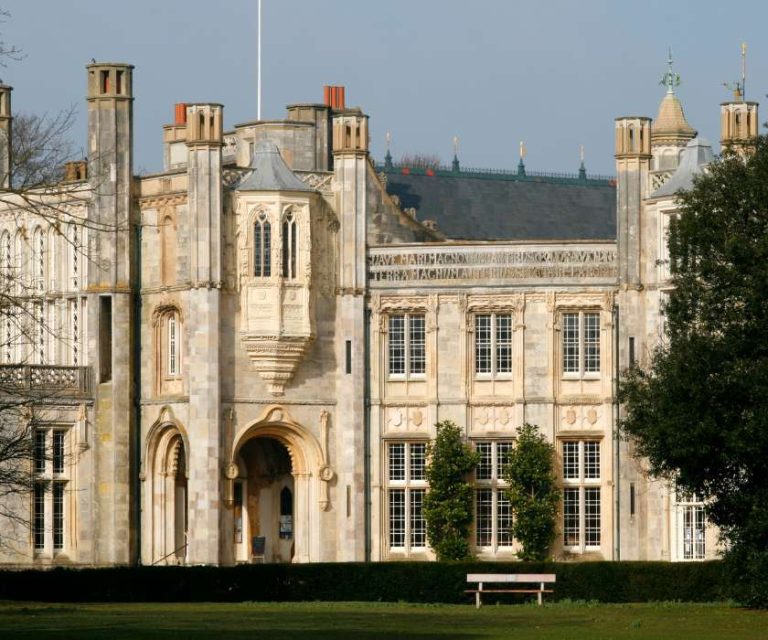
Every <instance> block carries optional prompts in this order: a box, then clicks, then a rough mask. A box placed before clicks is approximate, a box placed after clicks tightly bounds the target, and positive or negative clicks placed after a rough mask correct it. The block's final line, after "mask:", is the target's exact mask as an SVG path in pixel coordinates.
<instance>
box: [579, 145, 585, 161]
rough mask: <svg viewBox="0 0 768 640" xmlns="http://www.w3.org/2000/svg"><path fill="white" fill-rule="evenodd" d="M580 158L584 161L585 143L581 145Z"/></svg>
mask: <svg viewBox="0 0 768 640" xmlns="http://www.w3.org/2000/svg"><path fill="white" fill-rule="evenodd" d="M579 160H581V161H582V162H584V145H583V144H580V145H579Z"/></svg>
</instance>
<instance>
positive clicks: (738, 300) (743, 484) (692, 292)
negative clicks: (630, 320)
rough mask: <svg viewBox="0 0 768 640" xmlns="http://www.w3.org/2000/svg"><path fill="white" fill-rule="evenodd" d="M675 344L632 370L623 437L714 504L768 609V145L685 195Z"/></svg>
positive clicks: (730, 161)
mask: <svg viewBox="0 0 768 640" xmlns="http://www.w3.org/2000/svg"><path fill="white" fill-rule="evenodd" d="M679 202H680V214H679V216H678V217H677V218H676V219H675V220H673V221H672V224H671V225H670V235H669V254H670V268H671V273H672V284H673V285H674V290H673V291H672V293H671V295H670V298H669V303H668V304H667V307H666V314H667V327H668V340H667V341H666V344H663V345H662V346H661V347H659V349H658V350H657V351H656V352H655V353H654V354H653V357H652V362H651V365H650V367H649V368H648V369H647V370H640V369H637V368H633V369H630V370H629V371H627V372H626V373H625V374H624V375H623V378H622V381H621V385H620V394H619V399H620V401H621V402H623V403H624V406H625V408H626V417H625V418H624V419H623V420H622V428H623V430H624V432H625V433H626V434H628V435H629V436H631V437H632V439H633V440H634V442H635V443H636V444H637V449H638V452H639V453H640V454H641V455H643V456H645V457H646V458H647V459H648V461H649V462H650V469H651V471H652V472H653V473H654V474H655V475H657V476H661V477H667V478H670V479H673V480H674V481H675V482H677V484H678V486H680V487H681V488H682V489H683V490H686V491H692V492H695V493H697V494H699V495H700V496H702V497H703V498H704V499H705V500H706V501H707V511H708V516H709V518H710V520H711V521H712V522H714V523H715V524H717V525H718V526H719V527H720V529H721V531H722V532H723V535H724V538H725V540H726V542H727V543H728V545H729V548H730V551H729V552H728V554H727V558H728V559H729V560H730V561H731V563H732V566H733V567H735V568H736V570H737V572H738V575H739V576H740V579H739V584H740V585H741V586H742V587H743V590H742V593H741V599H742V601H746V602H749V603H751V604H756V605H762V606H768V473H766V464H767V463H768V141H767V140H766V138H765V137H760V138H759V139H758V141H757V144H756V147H755V149H754V152H753V153H751V154H750V155H749V157H748V158H747V159H744V158H741V157H738V156H736V155H733V154H729V153H726V154H725V155H724V157H723V158H722V159H720V160H716V161H715V162H713V163H712V164H711V165H710V166H709V169H708V171H707V172H706V174H704V175H702V176H701V177H699V178H698V179H697V180H696V181H695V182H694V185H693V188H692V189H691V190H690V191H687V192H683V193H681V194H680V195H679Z"/></svg>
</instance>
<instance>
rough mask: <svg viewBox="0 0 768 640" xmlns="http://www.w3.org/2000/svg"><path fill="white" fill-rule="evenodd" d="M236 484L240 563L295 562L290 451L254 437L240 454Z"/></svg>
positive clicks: (236, 519)
mask: <svg viewBox="0 0 768 640" xmlns="http://www.w3.org/2000/svg"><path fill="white" fill-rule="evenodd" d="M238 468H239V469H240V471H241V473H240V474H239V475H240V476H241V477H239V478H238V479H237V480H236V484H235V500H234V505H233V506H234V518H235V536H236V540H235V544H236V545H237V546H238V548H237V549H236V555H237V559H238V560H240V561H244V560H247V559H248V556H249V555H250V556H252V557H255V558H256V557H258V558H259V559H263V561H264V562H293V560H294V555H295V551H296V545H295V539H294V532H295V529H294V524H295V521H294V518H295V514H294V509H293V503H294V500H293V496H294V492H295V483H294V478H293V474H292V465H291V456H290V454H289V453H288V449H287V447H286V446H285V445H284V444H283V443H281V442H280V441H279V440H277V439H275V438H269V437H254V438H251V439H250V440H248V442H246V443H245V444H244V445H243V446H242V447H241V448H240V452H239V454H238Z"/></svg>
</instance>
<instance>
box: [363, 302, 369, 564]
mask: <svg viewBox="0 0 768 640" xmlns="http://www.w3.org/2000/svg"><path fill="white" fill-rule="evenodd" d="M370 326H371V311H370V309H366V310H365V322H364V325H363V363H364V364H363V375H364V376H365V380H364V381H363V405H364V409H363V450H364V454H363V477H364V478H365V479H364V481H363V493H364V500H365V507H364V516H363V517H364V519H365V561H366V562H370V561H371V383H370V379H371V364H370V355H371V329H370Z"/></svg>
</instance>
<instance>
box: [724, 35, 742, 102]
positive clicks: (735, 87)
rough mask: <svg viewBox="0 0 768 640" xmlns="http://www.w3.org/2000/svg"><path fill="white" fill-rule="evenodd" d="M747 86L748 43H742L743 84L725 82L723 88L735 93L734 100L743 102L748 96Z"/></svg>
mask: <svg viewBox="0 0 768 640" xmlns="http://www.w3.org/2000/svg"><path fill="white" fill-rule="evenodd" d="M746 84H747V43H746V42H742V43H741V82H723V86H724V87H725V88H726V89H728V90H730V91H733V99H734V100H736V101H737V102H740V101H741V100H743V99H744V98H745V96H746V92H745V87H746Z"/></svg>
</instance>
